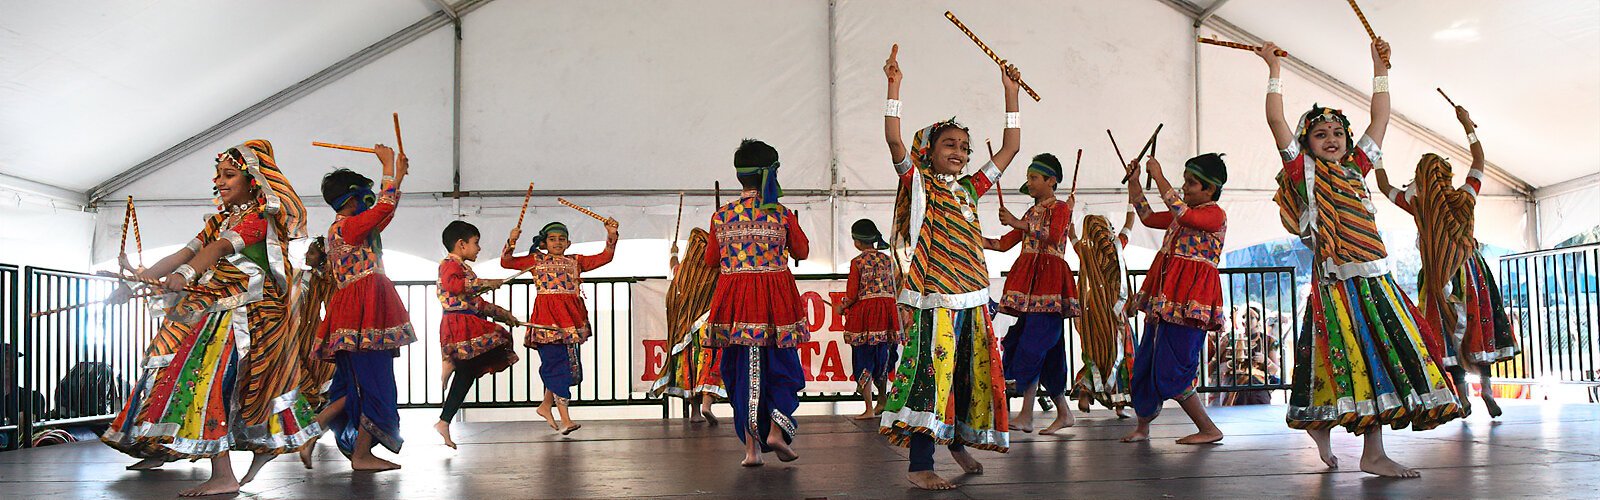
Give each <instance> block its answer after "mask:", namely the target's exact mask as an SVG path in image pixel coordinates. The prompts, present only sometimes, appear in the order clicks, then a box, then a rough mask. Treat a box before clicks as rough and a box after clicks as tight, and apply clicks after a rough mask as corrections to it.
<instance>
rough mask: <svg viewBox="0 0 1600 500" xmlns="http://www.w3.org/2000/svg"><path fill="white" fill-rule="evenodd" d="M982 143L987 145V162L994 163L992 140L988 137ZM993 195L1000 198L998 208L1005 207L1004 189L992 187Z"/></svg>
mask: <svg viewBox="0 0 1600 500" xmlns="http://www.w3.org/2000/svg"><path fill="white" fill-rule="evenodd" d="M983 145H985V146H988V147H989V162H990V163H994V141H990V140H988V139H984V140H983ZM994 195H995V196H996V197H998V198H1000V208H1001V209H1004V208H1006V190H1004V189H1000V188H999V187H998V186H997V187H995V188H994Z"/></svg>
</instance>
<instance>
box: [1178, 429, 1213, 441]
mask: <svg viewBox="0 0 1600 500" xmlns="http://www.w3.org/2000/svg"><path fill="white" fill-rule="evenodd" d="M1218 441H1222V431H1212V432H1206V431H1200V432H1196V433H1194V434H1190V435H1187V436H1184V437H1181V438H1178V444H1210V443H1215V442H1218Z"/></svg>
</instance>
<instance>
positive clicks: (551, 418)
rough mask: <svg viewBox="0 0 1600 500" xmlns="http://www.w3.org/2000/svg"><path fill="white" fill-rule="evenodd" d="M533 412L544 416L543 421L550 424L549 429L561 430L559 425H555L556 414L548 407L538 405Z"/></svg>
mask: <svg viewBox="0 0 1600 500" xmlns="http://www.w3.org/2000/svg"><path fill="white" fill-rule="evenodd" d="M533 412H534V413H537V414H539V416H541V417H544V421H545V422H547V423H549V424H550V428H551V429H554V430H558V431H559V430H561V426H559V425H556V416H555V414H554V413H551V412H550V409H549V408H545V407H543V406H541V407H539V409H537V410H533Z"/></svg>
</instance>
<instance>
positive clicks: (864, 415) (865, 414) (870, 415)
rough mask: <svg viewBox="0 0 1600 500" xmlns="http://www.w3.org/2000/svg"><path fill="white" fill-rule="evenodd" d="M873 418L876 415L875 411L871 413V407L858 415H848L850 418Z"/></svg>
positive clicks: (876, 416)
mask: <svg viewBox="0 0 1600 500" xmlns="http://www.w3.org/2000/svg"><path fill="white" fill-rule="evenodd" d="M874 418H878V415H877V414H876V413H872V410H871V409H868V410H867V411H864V412H861V414H860V415H854V416H851V417H850V419H851V420H872V419H874Z"/></svg>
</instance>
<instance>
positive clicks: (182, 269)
mask: <svg viewBox="0 0 1600 500" xmlns="http://www.w3.org/2000/svg"><path fill="white" fill-rule="evenodd" d="M172 273H173V274H181V275H183V282H184V283H194V275H195V271H194V266H190V265H188V264H183V265H180V266H178V268H177V269H173V270H172Z"/></svg>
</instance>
